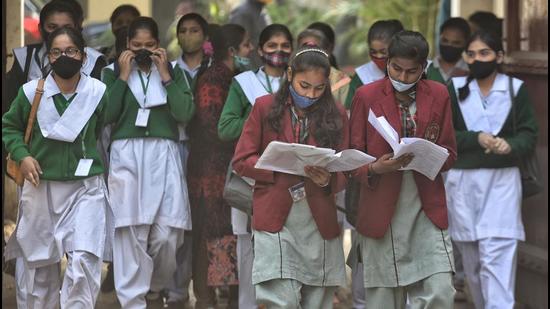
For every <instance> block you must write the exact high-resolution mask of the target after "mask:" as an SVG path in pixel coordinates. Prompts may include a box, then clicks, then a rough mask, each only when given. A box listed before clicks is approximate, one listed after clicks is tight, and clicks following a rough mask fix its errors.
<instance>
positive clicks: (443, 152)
mask: <svg viewBox="0 0 550 309" xmlns="http://www.w3.org/2000/svg"><path fill="white" fill-rule="evenodd" d="M369 122H370V124H371V125H372V126H373V127H374V128H375V129H376V131H378V133H379V134H380V135H381V136H382V137H383V138H384V140H386V141H387V142H388V144H390V146H391V148H392V149H393V153H394V156H393V157H394V158H399V157H400V156H402V155H404V154H406V153H412V154H414V158H413V160H412V161H411V163H409V165H407V166H406V167H404V168H401V169H400V170H414V171H417V172H419V173H421V174H423V175H425V176H426V177H428V178H430V179H431V180H434V179H435V177H436V176H437V174H438V173H439V171H440V170H441V167H442V166H443V164H444V163H445V161H446V160H447V157H448V156H449V152H448V151H447V149H446V148H443V147H441V146H439V145H436V144H434V143H432V142H430V141H428V140H425V139H422V138H417V137H405V138H402V139H401V141H400V142H397V140H398V138H397V136H398V135H397V132H396V131H395V129H393V128H392V127H391V125H390V124H389V122H388V121H387V120H386V118H385V117H384V116H381V117H376V115H375V114H374V113H373V111H372V110H369ZM388 126H389V127H388ZM394 133H395V134H394Z"/></svg>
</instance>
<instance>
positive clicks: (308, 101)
mask: <svg viewBox="0 0 550 309" xmlns="http://www.w3.org/2000/svg"><path fill="white" fill-rule="evenodd" d="M288 89H289V90H290V95H291V96H292V101H293V102H294V104H295V105H296V106H298V108H300V109H305V108H308V107H310V106H311V105H313V104H315V102H317V100H319V98H315V99H312V98H308V97H305V96H303V95H299V94H298V92H296V90H294V87H292V84H291V85H289V86H288Z"/></svg>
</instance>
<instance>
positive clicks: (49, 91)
mask: <svg viewBox="0 0 550 309" xmlns="http://www.w3.org/2000/svg"><path fill="white" fill-rule="evenodd" d="M87 82H88V76H86V74H84V73H82V72H80V80H79V81H78V84H77V86H76V90H75V93H79V92H82V91H83V90H84V88H85V87H86V84H87ZM59 93H61V90H60V89H59V86H57V83H56V82H55V79H54V78H53V75H52V73H50V74H48V76H47V77H46V80H45V81H44V94H43V96H44V97H45V98H50V97H53V96H54V95H56V94H59Z"/></svg>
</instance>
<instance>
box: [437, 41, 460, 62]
mask: <svg viewBox="0 0 550 309" xmlns="http://www.w3.org/2000/svg"><path fill="white" fill-rule="evenodd" d="M463 51H464V49H463V48H460V47H454V46H450V45H443V44H439V54H440V55H441V58H443V60H445V61H447V62H450V63H455V62H457V61H458V60H459V59H460V57H461V56H462V52H463Z"/></svg>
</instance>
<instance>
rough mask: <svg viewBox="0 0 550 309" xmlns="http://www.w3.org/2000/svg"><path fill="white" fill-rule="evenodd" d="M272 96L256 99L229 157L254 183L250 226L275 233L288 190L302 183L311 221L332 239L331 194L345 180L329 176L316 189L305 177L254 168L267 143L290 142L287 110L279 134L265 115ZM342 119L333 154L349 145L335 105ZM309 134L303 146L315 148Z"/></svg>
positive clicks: (286, 205) (285, 213)
mask: <svg viewBox="0 0 550 309" xmlns="http://www.w3.org/2000/svg"><path fill="white" fill-rule="evenodd" d="M272 103H273V95H266V96H263V97H260V98H258V99H257V100H256V103H255V104H254V107H253V108H252V111H251V112H250V115H249V116H248V119H247V121H246V123H245V125H244V128H243V132H242V134H241V137H240V139H239V142H238V143H237V149H236V150H235V155H234V157H233V168H234V169H235V171H236V172H237V173H238V174H239V175H242V176H247V177H250V178H253V179H255V180H256V185H255V186H254V196H253V201H252V208H253V214H254V215H253V216H252V226H253V227H254V229H256V230H259V231H267V232H271V233H275V232H279V231H280V230H281V229H282V228H283V225H284V223H285V222H286V218H287V216H288V214H289V212H290V207H291V206H292V198H291V196H290V193H289V192H288V188H290V187H292V186H293V185H295V184H298V183H300V182H302V181H304V182H305V190H306V199H307V202H308V204H309V207H310V209H311V214H312V215H313V219H314V220H315V223H316V224H317V228H318V229H319V232H320V233H321V236H322V237H323V238H324V239H332V238H336V237H338V236H339V235H340V226H339V225H338V221H337V218H336V204H335V199H334V193H337V192H339V191H341V190H343V189H344V186H345V177H344V175H343V174H342V173H333V174H332V177H331V184H330V186H329V187H327V188H321V187H319V186H317V185H316V184H315V183H314V182H313V181H311V180H310V179H309V178H307V177H301V176H296V175H290V174H285V173H279V172H273V171H268V170H262V169H256V168H254V165H255V164H256V162H257V161H258V159H259V158H260V156H261V154H262V153H263V152H264V150H265V148H266V147H267V145H268V144H269V143H270V142H271V141H281V142H286V143H293V142H294V135H293V131H292V123H291V118H290V112H289V110H288V108H286V109H285V113H284V115H283V117H282V119H281V132H280V133H277V132H275V131H274V130H273V129H272V128H271V126H270V125H269V123H267V116H268V114H269V112H270V110H271V106H272ZM337 107H338V109H339V111H340V114H341V117H342V123H343V128H342V131H343V132H342V134H343V136H342V141H341V144H340V145H339V147H338V149H335V150H336V151H340V150H343V149H347V148H348V145H349V124H348V117H347V114H346V112H345V110H344V108H342V107H341V106H340V105H338V104H337ZM312 135H313V134H310V135H309V137H308V140H307V144H309V145H314V146H316V145H317V144H316V142H315V140H314V138H313V136H312Z"/></svg>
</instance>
